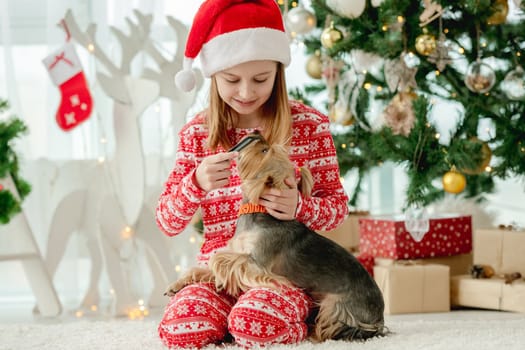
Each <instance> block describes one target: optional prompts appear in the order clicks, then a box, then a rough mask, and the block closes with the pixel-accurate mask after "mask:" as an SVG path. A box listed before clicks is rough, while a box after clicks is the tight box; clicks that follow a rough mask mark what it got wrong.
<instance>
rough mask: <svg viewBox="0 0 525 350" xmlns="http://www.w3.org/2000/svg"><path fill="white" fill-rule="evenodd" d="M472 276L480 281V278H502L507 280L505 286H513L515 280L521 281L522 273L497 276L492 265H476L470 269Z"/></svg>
mask: <svg viewBox="0 0 525 350" xmlns="http://www.w3.org/2000/svg"><path fill="white" fill-rule="evenodd" d="M470 275H471V276H472V278H476V279H480V278H492V277H496V278H502V279H504V280H505V284H511V283H512V282H514V281H515V280H518V279H520V278H521V277H522V276H521V273H519V272H513V273H502V274H498V275H496V274H495V272H494V268H493V267H492V266H490V265H483V264H475V265H473V266H472V268H471V269H470Z"/></svg>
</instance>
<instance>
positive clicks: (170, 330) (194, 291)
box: [158, 283, 311, 349]
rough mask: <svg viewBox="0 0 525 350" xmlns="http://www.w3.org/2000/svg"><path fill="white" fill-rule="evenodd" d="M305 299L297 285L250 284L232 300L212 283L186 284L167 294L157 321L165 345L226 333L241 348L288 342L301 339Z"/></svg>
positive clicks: (192, 343)
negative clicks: (163, 309)
mask: <svg viewBox="0 0 525 350" xmlns="http://www.w3.org/2000/svg"><path fill="white" fill-rule="evenodd" d="M310 306H311V299H310V297H309V296H308V295H307V294H305V293H304V292H303V291H302V290H301V289H299V288H291V287H284V286H283V287H281V288H280V289H279V290H277V289H270V288H254V289H251V290H249V291H247V292H246V293H244V294H242V295H241V296H240V297H239V298H238V299H237V300H235V298H233V297H232V296H230V295H228V294H226V293H224V292H217V291H216V290H215V287H214V286H213V284H204V283H198V284H192V285H189V286H186V287H184V288H183V289H182V290H181V291H179V292H178V293H177V294H176V295H175V296H173V297H172V298H171V299H170V301H169V303H168V305H167V306H166V310H165V313H164V316H163V318H162V320H161V322H160V325H159V328H158V331H159V336H160V338H161V340H162V342H163V343H164V345H166V346H167V347H169V348H172V349H177V348H185V349H188V348H202V347H205V346H206V345H209V344H217V343H221V342H222V341H223V340H224V338H225V336H226V335H227V333H230V334H231V335H232V336H233V338H234V340H235V343H236V344H237V345H240V346H243V347H245V348H253V347H255V346H259V347H264V346H268V345H272V344H293V343H298V342H301V341H303V340H304V339H306V337H307V335H308V327H307V325H306V322H305V320H306V318H307V316H308V313H309V309H310Z"/></svg>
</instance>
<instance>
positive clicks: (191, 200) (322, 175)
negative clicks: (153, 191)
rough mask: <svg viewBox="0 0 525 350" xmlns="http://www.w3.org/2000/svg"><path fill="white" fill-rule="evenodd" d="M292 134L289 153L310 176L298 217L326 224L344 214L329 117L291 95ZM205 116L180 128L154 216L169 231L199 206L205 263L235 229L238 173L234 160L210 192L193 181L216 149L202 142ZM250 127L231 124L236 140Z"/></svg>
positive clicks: (344, 199)
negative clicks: (220, 183)
mask: <svg viewBox="0 0 525 350" xmlns="http://www.w3.org/2000/svg"><path fill="white" fill-rule="evenodd" d="M290 106H291V111H292V118H293V126H292V130H293V135H292V140H291V147H290V159H291V160H292V161H293V163H294V164H295V166H297V167H307V168H308V169H310V171H311V172H312V175H313V178H314V188H313V192H312V197H311V198H303V197H301V198H300V199H299V204H298V208H297V213H296V219H297V220H298V221H300V222H302V223H304V224H306V225H307V226H308V227H310V228H311V229H313V230H330V229H333V228H335V227H336V226H338V225H339V224H340V223H341V222H342V221H343V219H344V218H345V217H346V215H347V214H348V206H347V202H348V197H347V195H346V193H345V191H344V189H343V187H342V185H341V182H340V179H339V165H338V163H337V156H336V151H335V147H334V143H333V139H332V135H331V133H330V129H329V125H330V123H329V120H328V118H327V117H326V116H325V115H323V114H321V113H320V112H318V111H317V110H315V109H313V108H311V107H308V106H305V105H303V104H301V103H299V102H297V101H290ZM203 121H204V119H203V116H202V115H197V116H196V117H195V118H193V119H192V120H191V121H190V122H188V123H187V124H186V125H185V126H184V127H183V128H182V130H181V131H180V133H179V136H180V141H179V145H178V149H177V154H176V161H175V166H174V169H173V170H172V172H171V174H170V176H169V178H168V180H167V182H166V184H165V188H164V191H163V193H162V194H161V196H160V198H159V202H158V206H157V212H156V220H157V225H158V226H159V228H160V229H161V230H162V231H163V232H164V233H165V234H167V235H169V236H174V235H176V234H178V233H180V232H182V231H183V230H184V229H185V228H186V226H187V225H188V224H189V222H190V221H191V219H192V217H193V216H194V214H195V213H196V211H197V209H198V208H199V207H200V208H201V213H202V220H203V224H204V233H203V234H204V243H203V245H202V246H201V249H200V254H199V256H198V260H199V263H206V262H207V261H208V259H209V257H210V254H212V253H213V252H214V251H215V250H217V249H219V248H222V247H224V246H225V245H226V244H227V242H228V240H229V239H230V238H231V237H233V235H234V233H235V227H236V220H237V212H238V209H239V206H240V203H241V197H242V194H241V189H240V179H239V174H238V172H237V167H236V164H235V162H232V175H231V177H230V183H229V185H228V186H226V187H224V188H221V189H216V190H212V191H210V192H208V193H206V192H205V191H203V190H202V189H200V188H199V187H197V186H196V185H195V184H194V183H193V181H192V176H193V174H194V172H195V169H196V168H197V166H198V165H199V164H200V163H201V162H202V160H203V159H204V158H205V157H207V156H209V155H211V154H215V153H219V152H224V149H222V148H220V147H219V148H218V149H217V151H216V152H211V151H210V150H209V149H208V148H206V147H205V145H206V139H207V137H208V131H207V129H206V128H205V127H204V125H203ZM251 131H253V129H234V130H231V133H232V136H233V140H234V142H238V141H239V140H240V139H241V138H243V137H244V136H246V135H247V134H248V133H250V132H251Z"/></svg>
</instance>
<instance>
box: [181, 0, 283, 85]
mask: <svg viewBox="0 0 525 350" xmlns="http://www.w3.org/2000/svg"><path fill="white" fill-rule="evenodd" d="M289 44H290V43H289V39H288V36H287V35H286V32H285V29H284V24H283V18H282V15H281V11H280V9H279V6H278V5H277V3H276V1H275V0H205V1H204V3H202V5H201V6H200V8H199V10H198V11H197V14H196V15H195V18H194V20H193V24H192V27H191V29H190V33H189V35H188V40H187V42H186V51H185V53H184V56H185V57H184V62H183V67H182V70H181V71H180V72H178V73H177V75H176V76H175V83H176V85H177V86H178V87H179V88H180V89H181V90H183V91H191V90H192V89H193V88H194V87H195V75H194V72H193V70H192V64H193V61H194V60H195V59H196V58H197V56H199V57H200V60H201V68H202V72H203V73H204V76H205V77H207V78H209V77H211V76H212V75H213V74H215V73H217V72H219V71H221V70H224V69H228V68H231V67H233V66H235V65H238V64H240V63H244V62H248V61H258V60H272V61H278V62H282V63H283V64H284V65H285V66H288V65H289V64H290V45H289Z"/></svg>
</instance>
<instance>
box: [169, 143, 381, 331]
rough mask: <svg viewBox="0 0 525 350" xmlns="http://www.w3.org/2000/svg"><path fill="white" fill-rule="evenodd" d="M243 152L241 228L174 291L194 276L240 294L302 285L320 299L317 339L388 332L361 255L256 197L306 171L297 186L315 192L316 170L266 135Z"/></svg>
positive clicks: (174, 286)
mask: <svg viewBox="0 0 525 350" xmlns="http://www.w3.org/2000/svg"><path fill="white" fill-rule="evenodd" d="M248 137H249V138H251V139H252V140H254V141H253V142H251V143H249V144H248V146H246V147H245V148H244V149H242V150H240V151H239V157H238V162H237V164H238V170H239V176H240V178H241V190H242V193H243V204H242V205H241V208H240V210H239V218H238V221H237V230H236V232H235V236H234V237H233V238H232V239H231V240H230V242H229V243H228V245H227V246H226V247H225V248H224V249H222V250H220V251H218V252H217V253H215V254H214V255H213V256H212V257H211V258H210V260H209V264H208V267H207V268H193V269H191V270H190V271H188V272H187V273H186V274H185V275H184V276H183V277H182V278H180V279H179V280H178V281H176V282H175V283H174V284H172V285H171V286H169V287H168V291H167V292H166V295H174V294H175V293H176V292H177V291H179V290H180V289H182V288H183V287H184V286H185V285H187V284H190V283H193V282H214V283H215V285H216V287H217V288H218V289H223V290H226V291H227V292H228V293H229V294H231V295H234V296H237V295H239V294H240V293H242V292H243V291H246V290H248V289H250V288H253V287H261V286H264V287H270V288H279V285H294V286H297V287H300V288H303V289H304V290H305V291H306V292H307V293H309V294H310V295H311V297H312V298H313V299H314V301H315V302H316V304H317V307H316V310H315V312H314V315H315V323H314V325H313V331H312V336H311V338H312V340H314V341H323V340H327V339H344V340H354V339H367V338H370V337H374V336H380V335H384V334H386V328H385V326H384V316H383V312H384V300H383V295H382V293H381V291H380V289H379V287H378V286H377V284H376V283H375V281H374V279H373V278H372V277H371V276H370V274H369V273H368V272H367V271H366V270H365V268H364V267H363V266H362V265H361V263H359V261H358V260H357V259H356V258H355V257H354V256H353V255H352V254H351V253H350V252H348V251H347V250H345V249H344V248H343V247H341V246H340V245H338V244H336V243H335V242H333V241H331V240H330V239H328V238H325V237H323V236H321V235H319V234H317V233H316V232H315V231H313V230H311V229H309V228H308V227H307V226H306V225H304V224H302V223H300V222H298V221H297V220H290V221H282V220H278V219H276V218H274V217H273V216H271V215H270V214H268V213H266V210H265V208H264V207H262V206H259V205H258V204H257V203H258V201H259V198H260V197H261V194H262V192H263V191H264V190H265V189H266V188H268V187H273V188H278V189H285V188H288V186H287V185H286V184H285V179H286V178H289V177H296V174H300V177H301V178H300V180H299V183H298V188H299V189H300V191H301V193H302V194H303V195H304V196H310V195H311V190H312V187H313V179H312V175H311V174H310V172H309V171H308V170H307V169H306V168H301V169H300V170H297V169H296V168H295V167H294V165H293V163H292V162H291V161H290V159H289V157H288V152H287V150H286V147H285V146H283V145H269V144H268V143H267V142H266V140H265V139H264V138H263V136H262V135H261V134H260V133H253V134H250V135H249V136H248Z"/></svg>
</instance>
